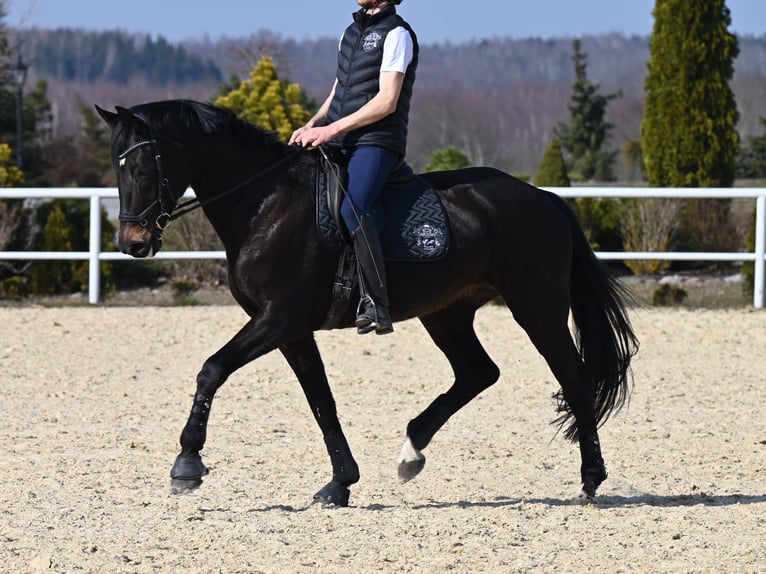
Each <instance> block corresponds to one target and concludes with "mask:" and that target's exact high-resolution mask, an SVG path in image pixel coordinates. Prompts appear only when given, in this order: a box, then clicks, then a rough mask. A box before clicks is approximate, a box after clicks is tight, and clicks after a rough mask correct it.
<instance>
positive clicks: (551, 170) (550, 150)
mask: <svg viewBox="0 0 766 574" xmlns="http://www.w3.org/2000/svg"><path fill="white" fill-rule="evenodd" d="M533 183H534V184H535V185H536V186H537V187H569V186H570V185H572V184H571V182H570V181H569V174H568V173H567V166H566V164H565V163H564V156H563V155H562V154H561V143H560V142H559V140H558V139H557V138H553V139H552V140H551V143H550V145H548V147H547V149H546V150H545V153H544V154H543V159H542V161H541V162H540V167H538V168H537V173H536V174H535V179H534V182H533Z"/></svg>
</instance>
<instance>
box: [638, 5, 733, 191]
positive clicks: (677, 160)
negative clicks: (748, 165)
mask: <svg viewBox="0 0 766 574" xmlns="http://www.w3.org/2000/svg"><path fill="white" fill-rule="evenodd" d="M653 14H654V29H653V31H652V37H651V40H650V43H649V47H650V52H651V57H650V61H649V64H648V68H649V73H648V75H647V77H646V80H645V82H644V88H645V91H646V104H645V109H644V118H643V121H642V123H641V137H642V149H643V157H644V164H645V166H646V171H647V175H648V177H649V184H650V185H653V186H673V187H710V186H729V185H732V183H733V181H734V174H735V164H736V157H737V151H738V146H739V140H738V135H737V132H736V130H735V127H736V124H737V120H738V113H737V105H736V101H735V99H734V93H733V91H732V89H731V88H730V87H729V81H730V80H731V78H732V75H733V73H734V59H735V58H736V57H737V55H738V54H739V46H738V42H737V37H736V36H735V35H734V34H732V33H731V32H729V31H728V27H729V26H730V25H731V12H730V11H729V9H728V8H727V7H726V3H725V0H706V1H705V2H699V0H656V2H655V5H654V12H653Z"/></svg>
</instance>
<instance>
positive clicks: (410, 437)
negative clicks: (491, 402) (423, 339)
mask: <svg viewBox="0 0 766 574" xmlns="http://www.w3.org/2000/svg"><path fill="white" fill-rule="evenodd" d="M474 313H475V308H474V307H473V306H470V305H462V306H453V307H449V308H447V309H445V310H443V311H440V312H439V313H437V314H434V315H429V316H426V317H421V321H422V323H423V326H424V327H425V328H426V330H427V331H428V334H429V335H431V338H432V339H433V340H434V342H435V343H436V345H437V346H438V347H439V349H441V351H442V352H443V353H444V355H445V356H446V357H447V360H449V362H450V365H451V366H452V369H453V371H454V373H455V381H454V383H453V384H452V386H451V387H450V388H449V390H448V391H447V392H446V393H444V394H442V395H439V396H438V397H436V399H434V401H433V402H432V403H431V404H430V405H429V406H428V407H427V408H426V410H424V411H423V412H422V413H421V414H419V415H418V416H417V417H415V418H414V419H412V420H411V421H410V423H409V424H408V425H407V439H406V440H405V442H404V445H403V446H402V450H401V453H400V454H399V458H398V459H397V462H398V472H399V478H400V480H402V481H404V482H406V481H408V480H411V479H413V478H415V476H417V475H418V473H419V472H420V471H421V470H423V467H424V466H425V456H423V453H422V452H421V451H422V449H424V448H425V447H426V446H428V444H429V443H430V442H431V439H432V438H433V437H434V435H435V434H436V432H437V431H438V430H439V429H440V428H441V427H442V426H443V425H444V423H446V422H447V420H449V418H450V417H451V416H452V415H453V414H455V413H456V412H457V411H458V410H460V409H461V408H462V407H463V406H465V405H466V404H468V403H469V402H470V401H471V400H472V399H473V398H474V397H476V396H477V395H478V394H479V393H481V392H482V391H483V390H485V389H487V388H488V387H490V386H491V385H492V384H494V383H495V382H496V381H497V379H498V378H499V376H500V371H499V369H498V368H497V365H495V363H493V362H492V359H490V357H489V355H487V353H486V351H485V350H484V348H483V347H482V346H481V343H480V342H479V339H478V338H477V337H476V333H475V331H474V329H473V319H474Z"/></svg>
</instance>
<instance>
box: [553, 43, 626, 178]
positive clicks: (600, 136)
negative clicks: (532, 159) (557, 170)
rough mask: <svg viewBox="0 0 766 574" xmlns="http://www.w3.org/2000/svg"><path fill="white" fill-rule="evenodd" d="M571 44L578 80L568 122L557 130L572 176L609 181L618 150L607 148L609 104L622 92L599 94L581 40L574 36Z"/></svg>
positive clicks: (574, 84) (573, 93) (609, 125)
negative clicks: (581, 47)
mask: <svg viewBox="0 0 766 574" xmlns="http://www.w3.org/2000/svg"><path fill="white" fill-rule="evenodd" d="M572 47H573V50H574V55H573V56H572V61H573V62H574V71H575V81H574V83H573V84H572V95H571V97H570V100H569V124H563V123H561V124H559V125H558V127H557V128H556V130H555V132H556V135H557V136H558V138H559V140H560V142H561V146H562V147H563V148H564V150H566V152H567V154H568V157H569V161H568V165H567V167H568V171H569V175H570V177H571V178H572V179H574V180H577V181H587V180H591V179H595V180H598V181H610V180H612V179H614V175H613V166H614V161H615V158H616V157H617V152H616V151H609V150H608V149H607V144H608V140H609V131H610V130H611V129H612V127H613V126H612V124H610V123H608V122H606V120H605V116H606V107H607V105H608V104H609V102H610V101H611V100H613V99H615V98H617V97H619V96H620V94H619V93H613V94H607V95H601V94H599V93H598V90H599V85H598V84H593V83H591V81H590V80H589V79H588V71H587V70H588V63H587V59H588V56H587V54H585V53H583V52H582V51H580V40H574V42H573V43H572Z"/></svg>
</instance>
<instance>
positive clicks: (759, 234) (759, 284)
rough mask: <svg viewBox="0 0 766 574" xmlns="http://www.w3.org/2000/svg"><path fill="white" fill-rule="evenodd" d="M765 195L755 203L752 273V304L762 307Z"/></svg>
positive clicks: (765, 274) (765, 278) (765, 253)
mask: <svg viewBox="0 0 766 574" xmlns="http://www.w3.org/2000/svg"><path fill="white" fill-rule="evenodd" d="M764 256H766V195H759V196H758V199H756V203H755V269H754V273H753V306H754V307H755V308H756V309H763V297H764V293H763V284H764V281H766V261H764Z"/></svg>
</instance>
